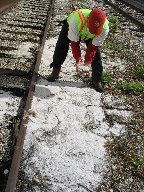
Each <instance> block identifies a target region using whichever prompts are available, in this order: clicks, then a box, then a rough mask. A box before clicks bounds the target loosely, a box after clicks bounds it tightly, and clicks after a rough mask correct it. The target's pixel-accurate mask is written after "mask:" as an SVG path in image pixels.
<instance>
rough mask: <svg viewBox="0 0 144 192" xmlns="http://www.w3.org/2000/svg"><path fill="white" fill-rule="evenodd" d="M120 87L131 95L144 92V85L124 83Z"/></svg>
mask: <svg viewBox="0 0 144 192" xmlns="http://www.w3.org/2000/svg"><path fill="white" fill-rule="evenodd" d="M120 87H121V89H122V90H123V91H124V92H125V93H129V94H137V93H142V92H144V84H142V83H139V82H124V83H123V84H122V85H120Z"/></svg>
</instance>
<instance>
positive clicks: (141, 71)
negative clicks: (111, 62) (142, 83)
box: [136, 64, 144, 78]
mask: <svg viewBox="0 0 144 192" xmlns="http://www.w3.org/2000/svg"><path fill="white" fill-rule="evenodd" d="M136 71H137V74H138V75H139V76H140V77H142V78H144V64H140V65H139V66H138V67H137V68H136Z"/></svg>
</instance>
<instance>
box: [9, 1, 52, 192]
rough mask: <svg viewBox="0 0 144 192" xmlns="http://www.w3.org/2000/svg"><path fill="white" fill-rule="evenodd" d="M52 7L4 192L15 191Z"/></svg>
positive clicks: (50, 11)
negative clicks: (29, 112)
mask: <svg viewBox="0 0 144 192" xmlns="http://www.w3.org/2000/svg"><path fill="white" fill-rule="evenodd" d="M53 7H54V0H51V8H50V10H49V13H48V19H47V23H46V26H45V30H44V35H43V39H42V43H41V47H40V49H39V52H38V55H37V60H36V65H35V69H34V71H33V76H32V80H31V84H30V87H29V92H28V97H27V101H26V105H25V109H24V115H23V118H22V120H21V123H20V130H19V134H18V138H17V142H16V146H15V151H14V155H13V159H12V164H11V169H10V173H9V176H8V181H7V185H6V190H5V192H14V191H15V189H16V183H17V176H18V171H19V166H20V161H21V157H22V151H23V145H24V139H25V134H26V129H27V127H26V124H27V123H28V111H29V109H30V108H31V104H32V98H33V94H34V89H35V83H36V80H37V73H38V69H39V65H40V62H41V57H42V52H43V49H44V44H45V40H46V37H47V32H48V26H49V23H50V18H51V16H52V12H53Z"/></svg>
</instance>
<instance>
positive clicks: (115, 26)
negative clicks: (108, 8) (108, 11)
mask: <svg viewBox="0 0 144 192" xmlns="http://www.w3.org/2000/svg"><path fill="white" fill-rule="evenodd" d="M109 23H110V24H109V25H110V30H111V32H112V33H115V32H117V31H118V30H119V29H120V22H119V19H118V17H116V16H113V15H112V16H110V17H109Z"/></svg>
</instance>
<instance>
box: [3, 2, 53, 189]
mask: <svg viewBox="0 0 144 192" xmlns="http://www.w3.org/2000/svg"><path fill="white" fill-rule="evenodd" d="M53 6H54V1H53V0H49V1H47V0H22V1H19V3H18V4H17V5H16V6H15V7H13V8H12V9H10V10H9V11H8V12H7V13H6V14H4V13H3V14H2V15H1V16H0V27H1V30H0V37H1V38H0V42H1V45H0V90H1V91H0V95H3V94H4V93H11V96H10V97H11V99H13V98H15V99H16V101H15V102H14V103H13V104H16V106H17V108H15V109H14V111H15V113H14V115H11V114H7V112H6V114H4V115H3V119H2V120H1V125H0V141H2V142H1V144H0V191H4V190H5V188H6V191H7V192H8V191H14V188H15V185H16V177H17V174H18V168H19V164H20V158H21V154H22V147H23V141H24V135H25V131H26V127H25V126H24V124H25V123H26V121H27V113H28V110H29V109H30V107H31V100H32V96H33V91H34V85H35V81H36V79H37V71H38V68H39V64H40V60H41V54H42V50H43V46H44V42H45V39H46V35H47V29H48V25H49V20H50V17H51V15H52V9H53ZM8 97H9V96H8ZM8 105H9V104H8ZM1 111H2V110H1ZM8 173H9V174H8ZM8 175H9V176H8ZM7 180H8V181H7ZM6 183H7V186H6Z"/></svg>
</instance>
